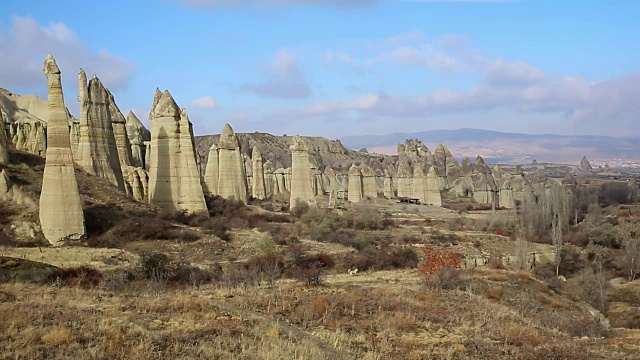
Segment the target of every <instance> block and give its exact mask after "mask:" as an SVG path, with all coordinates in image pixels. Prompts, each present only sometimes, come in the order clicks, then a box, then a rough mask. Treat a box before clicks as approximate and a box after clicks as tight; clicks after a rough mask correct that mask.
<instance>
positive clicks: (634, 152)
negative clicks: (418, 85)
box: [340, 129, 640, 164]
mask: <svg viewBox="0 0 640 360" xmlns="http://www.w3.org/2000/svg"><path fill="white" fill-rule="evenodd" d="M406 139H418V140H421V141H422V142H424V143H425V144H426V145H427V147H429V149H430V150H431V151H433V150H434V149H435V148H436V146H437V145H438V144H444V145H446V146H447V147H448V148H449V150H451V152H452V153H453V155H454V156H456V157H458V158H464V157H466V156H468V157H470V158H472V159H473V158H475V157H476V156H477V155H481V156H482V157H483V158H484V159H485V160H487V161H490V162H493V163H505V164H528V163H530V162H531V161H533V160H534V159H535V160H537V161H538V162H553V163H568V164H576V163H577V164H579V163H580V159H582V157H583V156H587V158H588V159H589V160H590V161H592V162H595V163H596V164H598V163H600V162H602V163H604V162H611V163H620V162H628V161H639V160H640V137H634V138H619V137H611V136H592V135H588V136H570V135H551V134H543V135H531V134H517V133H503V132H498V131H490V130H480V129H458V130H431V131H422V132H416V133H394V134H388V135H370V136H367V135H362V136H347V137H343V138H341V139H340V140H341V141H342V143H343V145H344V146H346V147H348V148H351V149H356V150H358V149H362V148H366V149H367V150H368V151H369V152H378V153H383V154H396V145H397V144H398V143H402V142H404V141H405V140H406Z"/></svg>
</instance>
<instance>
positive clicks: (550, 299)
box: [536, 292, 571, 309]
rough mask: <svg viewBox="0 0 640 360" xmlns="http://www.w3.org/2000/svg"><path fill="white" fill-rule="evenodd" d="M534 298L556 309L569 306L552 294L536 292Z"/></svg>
mask: <svg viewBox="0 0 640 360" xmlns="http://www.w3.org/2000/svg"><path fill="white" fill-rule="evenodd" d="M536 299H538V301H540V302H541V303H543V304H545V305H548V306H551V307H552V308H556V309H570V308H571V306H570V305H569V304H567V303H566V302H564V301H561V300H558V299H556V297H554V296H553V295H549V294H546V293H543V292H540V293H538V294H536Z"/></svg>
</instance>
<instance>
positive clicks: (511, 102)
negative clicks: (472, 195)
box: [0, 0, 640, 138]
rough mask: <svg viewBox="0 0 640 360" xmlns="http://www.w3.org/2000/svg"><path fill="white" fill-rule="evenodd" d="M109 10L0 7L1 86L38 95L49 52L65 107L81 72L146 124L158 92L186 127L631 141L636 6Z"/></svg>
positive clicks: (87, 5) (193, 0) (29, 2)
mask: <svg viewBox="0 0 640 360" xmlns="http://www.w3.org/2000/svg"><path fill="white" fill-rule="evenodd" d="M60 3H62V4H60ZM112 3H114V2H110V1H100V2H97V1H86V0H82V1H76V0H65V1H64V2H42V1H36V0H11V1H9V2H8V4H6V3H5V4H3V11H2V14H1V15H0V87H4V88H8V89H10V90H11V91H14V92H16V93H20V94H24V93H35V94H38V95H40V96H44V95H45V91H46V89H45V88H46V86H45V78H44V75H43V74H42V70H41V68H42V61H43V59H44V56H45V54H46V53H49V52H51V53H53V55H54V56H55V57H56V59H57V60H58V63H59V65H60V67H61V70H62V72H63V81H64V90H65V95H66V104H67V106H68V107H69V108H70V109H71V111H72V113H74V114H76V115H77V109H78V104H77V101H76V94H77V71H78V69H79V68H80V67H83V68H84V69H85V70H86V71H87V73H88V74H89V75H91V74H93V73H95V74H97V76H98V77H100V78H101V80H102V81H103V82H104V83H105V84H106V86H107V87H109V88H110V89H111V90H112V92H113V93H114V96H115V97H116V101H117V103H118V105H119V107H120V108H121V110H123V112H126V111H128V110H130V109H132V110H133V111H134V112H135V113H136V114H137V115H138V116H139V117H140V118H142V119H143V120H144V121H146V122H147V124H148V119H147V116H148V115H147V113H148V111H149V108H150V106H151V104H152V101H153V94H154V91H155V88H156V87H159V88H160V89H161V90H164V89H168V90H169V91H170V92H171V93H172V94H173V95H174V97H175V99H176V101H177V102H178V104H179V105H180V106H182V107H185V108H187V110H188V111H189V114H190V118H191V120H192V122H193V123H194V131H195V132H196V134H208V133H216V132H219V131H220V130H221V129H222V127H223V126H224V124H225V123H226V122H229V123H230V124H231V125H232V126H233V127H234V128H235V129H236V131H240V132H253V131H266V132H271V133H274V134H283V133H287V134H301V135H314V136H327V137H331V138H336V137H340V136H345V135H360V134H362V135H364V134H386V133H392V132H412V131H423V130H431V129H456V128H462V127H474V128H482V129H490V130H499V131H510V132H527V133H558V134H596V135H599V134H606V135H618V136H628V135H640V125H638V124H639V122H640V25H639V24H638V21H637V19H638V18H639V17H640V1H635V0H619V1H616V2H615V6H612V5H611V4H612V2H610V1H604V0H602V1H569V0H566V1H552V0H521V1H478V0H476V1H470V0H469V1H460V0H459V1H443V0H441V1H408V0H407V1H401V0H395V1H393V0H388V1H384V0H153V1H152V0H136V1H129V2H124V1H122V2H117V3H118V5H117V6H114V5H112ZM129 3H131V4H129Z"/></svg>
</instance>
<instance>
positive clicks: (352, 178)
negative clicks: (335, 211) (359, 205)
mask: <svg viewBox="0 0 640 360" xmlns="http://www.w3.org/2000/svg"><path fill="white" fill-rule="evenodd" d="M347 199H348V200H349V201H350V202H360V201H362V172H361V171H360V169H359V168H358V167H357V166H356V164H353V165H351V168H349V192H348V193H347Z"/></svg>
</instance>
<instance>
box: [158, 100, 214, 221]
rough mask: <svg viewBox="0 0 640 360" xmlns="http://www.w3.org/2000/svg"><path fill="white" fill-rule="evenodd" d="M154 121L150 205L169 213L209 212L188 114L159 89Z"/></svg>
mask: <svg viewBox="0 0 640 360" xmlns="http://www.w3.org/2000/svg"><path fill="white" fill-rule="evenodd" d="M150 120H151V165H150V168H149V202H150V203H151V204H154V205H158V206H161V207H163V208H165V209H168V210H172V211H175V210H186V211H188V212H204V213H206V211H207V205H206V203H205V201H204V194H203V191H202V184H201V182H200V174H199V172H198V166H197V164H196V157H195V151H194V145H193V132H192V129H191V122H189V117H188V116H187V112H186V111H185V110H184V109H183V110H182V111H181V110H180V109H179V108H178V105H177V104H176V102H175V101H174V100H173V97H172V96H171V94H170V93H169V92H168V91H165V92H164V93H160V91H159V90H156V96H155V97H154V106H153V108H152V110H151V114H150Z"/></svg>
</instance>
